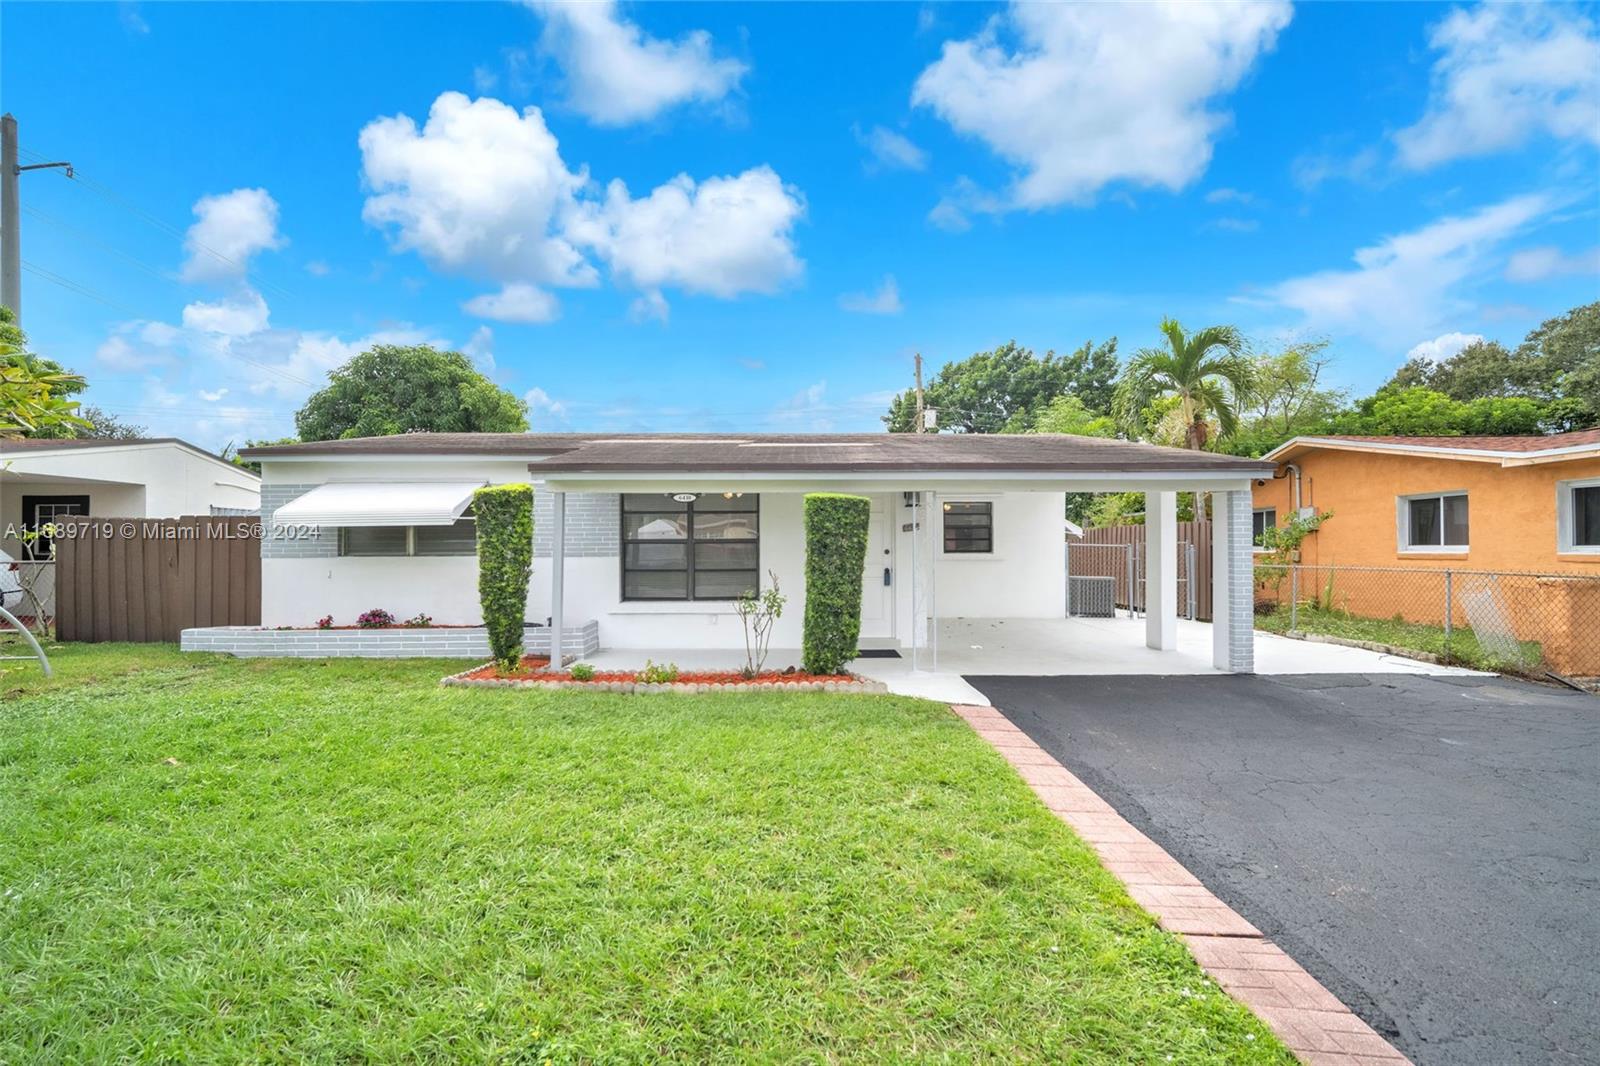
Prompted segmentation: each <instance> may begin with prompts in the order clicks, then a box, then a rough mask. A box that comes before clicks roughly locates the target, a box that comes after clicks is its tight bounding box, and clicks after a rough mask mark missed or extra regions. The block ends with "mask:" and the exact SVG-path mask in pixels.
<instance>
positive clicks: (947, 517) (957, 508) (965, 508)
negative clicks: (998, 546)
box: [944, 500, 994, 555]
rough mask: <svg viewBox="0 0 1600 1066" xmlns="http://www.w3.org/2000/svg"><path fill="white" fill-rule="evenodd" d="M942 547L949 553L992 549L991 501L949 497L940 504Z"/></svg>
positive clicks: (991, 551) (991, 550) (989, 553)
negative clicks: (966, 500)
mask: <svg viewBox="0 0 1600 1066" xmlns="http://www.w3.org/2000/svg"><path fill="white" fill-rule="evenodd" d="M944 550H945V553H946V554H949V555H991V554H993V553H994V504H992V503H990V502H988V501H987V500H983V501H968V502H961V501H956V500H951V501H950V502H948V503H946V504H945V505H944Z"/></svg>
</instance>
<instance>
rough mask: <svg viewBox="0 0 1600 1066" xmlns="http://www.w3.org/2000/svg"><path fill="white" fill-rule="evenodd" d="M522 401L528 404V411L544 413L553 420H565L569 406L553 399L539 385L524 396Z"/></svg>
mask: <svg viewBox="0 0 1600 1066" xmlns="http://www.w3.org/2000/svg"><path fill="white" fill-rule="evenodd" d="M522 399H523V400H524V402H526V403H527V405H528V409H529V410H530V411H535V412H543V413H544V414H547V415H549V416H550V417H551V418H565V417H566V416H567V405H566V404H564V403H562V402H561V401H560V400H554V399H551V397H550V394H549V393H548V392H545V391H544V390H543V389H541V388H539V387H538V386H537V385H536V386H534V387H533V388H531V389H529V390H528V391H527V392H525V393H523V394H522Z"/></svg>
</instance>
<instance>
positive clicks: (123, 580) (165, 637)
mask: <svg viewBox="0 0 1600 1066" xmlns="http://www.w3.org/2000/svg"><path fill="white" fill-rule="evenodd" d="M55 543H56V639H57V640H76V641H86V642H90V643H102V642H105V641H133V642H136V643H169V644H176V643H177V642H178V634H179V633H180V632H181V631H183V630H185V629H191V628H193V627H195V626H243V625H260V624H261V519H259V518H254V517H250V518H243V517H241V518H212V517H209V516H200V515H186V516H184V517H182V518H102V519H96V518H73V519H68V520H66V521H65V522H63V523H60V524H58V532H57V534H56V538H55Z"/></svg>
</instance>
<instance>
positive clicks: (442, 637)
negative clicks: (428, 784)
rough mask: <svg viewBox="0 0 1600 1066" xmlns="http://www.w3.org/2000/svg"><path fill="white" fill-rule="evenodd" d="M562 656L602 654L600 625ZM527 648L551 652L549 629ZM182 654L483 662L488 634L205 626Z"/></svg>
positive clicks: (535, 633) (471, 629)
mask: <svg viewBox="0 0 1600 1066" xmlns="http://www.w3.org/2000/svg"><path fill="white" fill-rule="evenodd" d="M561 636H562V640H561V643H562V649H561V650H562V653H563V655H573V656H578V657H580V658H581V657H583V656H585V655H593V654H594V653H595V652H597V651H599V650H600V623H599V622H596V621H589V622H584V623H582V624H581V625H574V626H569V627H567V628H566V629H565V631H564V632H563V633H562V635H561ZM523 640H524V650H525V651H526V652H527V653H529V654H537V655H549V654H550V630H549V629H548V628H546V627H544V626H528V627H527V629H526V630H524V636H523ZM178 647H179V650H181V651H208V652H216V653H219V654H223V655H235V656H238V657H239V658H241V659H255V658H276V659H336V658H362V659H483V658H487V657H488V655H489V635H488V632H487V631H486V630H485V629H484V628H483V627H482V626H461V627H447V626H432V627H429V628H426V629H406V628H402V627H398V626H396V627H392V628H389V629H263V628H261V627H260V626H207V627H204V628H200V629H185V630H184V631H183V633H182V634H181V635H180V638H179V641H178Z"/></svg>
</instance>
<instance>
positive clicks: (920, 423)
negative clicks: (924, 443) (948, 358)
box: [912, 352, 923, 434]
mask: <svg viewBox="0 0 1600 1066" xmlns="http://www.w3.org/2000/svg"><path fill="white" fill-rule="evenodd" d="M922 431H923V415H922V352H917V421H915V429H912V432H914V434H920V432H922Z"/></svg>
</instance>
